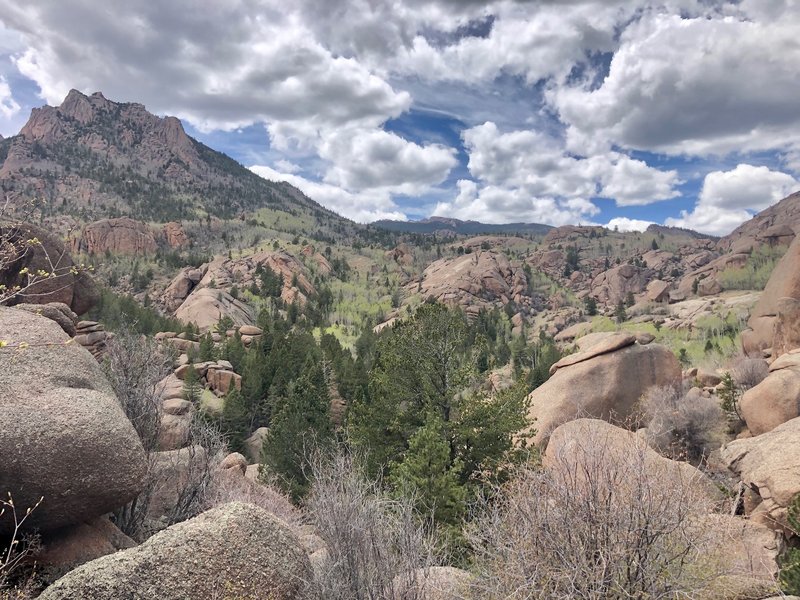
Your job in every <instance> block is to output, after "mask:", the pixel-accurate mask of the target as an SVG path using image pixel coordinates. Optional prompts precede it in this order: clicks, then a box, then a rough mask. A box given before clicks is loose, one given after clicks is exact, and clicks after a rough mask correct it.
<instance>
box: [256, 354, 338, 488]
mask: <svg viewBox="0 0 800 600" xmlns="http://www.w3.org/2000/svg"><path fill="white" fill-rule="evenodd" d="M330 404H331V399H330V395H329V393H328V384H327V381H326V380H325V374H324V371H323V369H322V363H321V362H320V361H315V360H309V361H307V362H306V365H305V367H304V368H303V373H302V375H301V376H300V377H299V378H298V379H297V380H296V381H295V382H293V383H292V384H290V385H289V391H288V394H287V396H286V398H285V399H284V400H283V402H281V403H280V405H279V407H278V411H277V413H276V414H275V417H274V419H273V420H272V423H271V424H270V429H269V434H268V435H267V437H266V438H265V439H264V445H263V447H262V449H261V462H262V464H263V465H264V473H263V477H265V478H267V479H268V478H270V477H274V478H275V480H276V481H277V483H278V485H279V486H281V487H282V488H283V490H284V491H285V492H286V493H287V494H289V496H290V497H291V498H292V500H294V501H295V502H299V501H300V500H301V499H302V498H303V496H305V494H306V492H307V491H308V488H309V485H310V482H309V479H308V473H307V471H308V469H307V466H308V465H307V463H308V458H309V454H310V453H311V452H312V451H313V450H314V449H317V448H324V447H325V446H328V445H330V444H331V442H332V441H333V428H332V426H331V418H330Z"/></svg>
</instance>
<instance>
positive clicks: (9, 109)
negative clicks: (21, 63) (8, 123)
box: [0, 76, 20, 119]
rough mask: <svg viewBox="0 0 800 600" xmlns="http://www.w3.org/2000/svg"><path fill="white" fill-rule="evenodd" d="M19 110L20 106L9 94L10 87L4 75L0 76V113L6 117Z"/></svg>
mask: <svg viewBox="0 0 800 600" xmlns="http://www.w3.org/2000/svg"><path fill="white" fill-rule="evenodd" d="M19 111H20V106H19V104H18V103H17V101H16V100H14V96H13V95H12V94H11V88H10V87H9V85H8V81H6V78H5V77H2V76H0V115H1V116H2V117H4V118H6V119H8V118H10V117H13V116H14V115H15V114H17V113H18V112H19Z"/></svg>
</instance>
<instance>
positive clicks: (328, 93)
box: [0, 0, 411, 144]
mask: <svg viewBox="0 0 800 600" xmlns="http://www.w3.org/2000/svg"><path fill="white" fill-rule="evenodd" d="M0 14H2V15H3V17H2V18H3V21H4V22H5V23H6V25H7V26H8V27H11V28H13V29H15V30H17V31H18V32H20V33H21V34H22V35H23V36H24V38H25V40H26V42H27V44H28V48H27V50H26V51H25V52H24V53H23V54H21V55H20V56H18V57H17V58H16V66H17V68H18V69H19V71H20V72H21V73H22V74H23V75H25V76H26V77H29V78H30V79H32V80H33V81H34V82H36V84H37V85H38V86H39V87H40V88H41V92H42V96H43V97H44V98H45V99H46V100H47V101H48V102H49V103H51V104H57V103H59V102H60V101H61V100H62V99H63V98H64V96H65V95H66V93H67V92H68V90H69V89H70V88H73V87H76V88H79V89H81V90H83V91H88V92H91V91H95V90H102V91H103V92H104V93H105V94H106V95H107V96H108V97H110V98H117V99H130V100H135V101H139V102H143V103H145V104H146V105H147V106H148V107H149V108H150V109H152V110H156V111H159V112H167V113H171V114H175V115H177V116H179V117H182V118H185V119H187V120H189V121H190V122H191V123H193V124H194V125H196V126H198V127H200V128H203V129H212V128H225V129H233V128H235V127H238V126H241V125H246V124H250V123H254V122H260V121H263V122H267V123H270V124H278V125H280V124H284V125H285V127H286V130H287V131H292V133H293V134H295V135H294V137H293V136H289V135H287V139H286V140H285V142H286V143H287V144H288V143H290V142H291V143H298V144H304V143H305V144H308V143H311V142H313V140H314V139H315V138H316V137H318V136H319V135H321V133H324V132H325V131H328V130H330V129H332V128H336V127H339V126H342V125H348V126H354V125H359V126H363V127H367V126H372V127H375V126H378V125H380V124H381V123H383V122H384V121H385V120H386V119H388V118H392V117H396V116H398V115H400V114H401V113H402V112H403V111H405V110H407V109H408V107H409V106H410V104H411V98H410V96H409V95H408V94H407V93H405V92H402V91H395V90H394V89H392V87H391V86H390V85H389V84H388V83H387V82H386V81H385V80H384V79H382V78H380V77H378V76H376V75H375V74H373V73H371V72H370V70H369V69H367V68H366V67H365V66H364V65H362V64H361V63H359V62H358V61H357V60H355V59H353V58H347V57H343V56H335V55H333V54H332V53H331V52H330V51H329V50H328V49H326V48H325V47H323V46H322V45H321V44H320V43H318V42H317V41H316V40H315V39H314V37H313V35H311V32H310V31H309V29H308V28H307V27H306V26H305V25H304V23H303V22H302V20H300V19H297V18H296V16H295V15H293V14H292V13H291V12H286V11H284V10H282V8H281V7H279V6H277V3H273V2H267V1H264V0H259V1H256V2H255V3H253V2H245V1H244V0H231V1H230V2H217V3H205V5H204V7H203V9H202V10H198V9H197V6H196V3H194V2H192V1H191V0H175V1H172V2H167V3H142V2H127V1H123V0H110V2H108V3H107V5H106V8H105V10H102V11H98V10H97V6H96V3H94V2H92V1H90V0H74V1H72V2H60V1H59V0H43V1H42V2H36V3H19V2H14V1H12V0H0ZM65 31H69V32H70V33H69V35H65ZM132 96H133V97H132ZM293 126H294V129H293ZM271 133H272V131H271ZM309 140H311V142H309Z"/></svg>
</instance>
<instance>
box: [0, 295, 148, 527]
mask: <svg viewBox="0 0 800 600" xmlns="http://www.w3.org/2000/svg"><path fill="white" fill-rule="evenodd" d="M0 340H2V341H5V342H6V346H5V347H4V348H0V390H2V394H0V431H2V432H3V433H2V435H0V457H2V460H0V493H3V494H4V495H5V494H6V493H11V495H12V497H13V499H14V503H15V504H16V506H17V507H18V509H21V510H25V509H27V508H29V507H33V506H34V505H36V503H37V502H39V500H40V498H41V499H42V502H41V504H40V505H39V506H38V507H37V508H36V510H34V511H33V513H32V514H31V516H30V517H29V519H28V520H27V521H26V526H28V527H32V528H37V529H39V530H42V531H47V530H51V529H55V528H59V527H64V526H67V525H72V524H74V523H79V522H81V521H85V520H88V519H92V518H94V517H97V516H100V515H102V514H105V513H107V512H109V511H112V510H114V509H116V508H118V507H120V506H122V505H124V504H126V503H127V502H128V501H129V500H131V499H132V498H133V497H135V496H136V495H137V494H138V493H139V491H140V490H141V488H142V485H143V481H144V477H145V473H146V469H147V467H146V461H145V455H144V450H143V449H142V444H141V442H140V440H139V437H138V436H137V435H136V432H135V431H134V429H133V426H132V425H131V423H130V421H129V420H128V418H127V417H126V416H125V414H124V413H123V411H122V408H121V407H120V404H119V402H118V400H117V398H116V396H115V395H114V392H113V390H112V389H111V386H110V385H109V383H108V381H107V380H106V378H105V376H104V375H103V372H102V370H101V368H100V366H99V365H98V364H97V362H96V361H95V360H94V359H93V358H92V356H91V354H89V353H88V352H87V351H86V350H85V349H83V348H82V347H81V346H79V345H77V344H74V343H70V338H69V337H68V336H67V334H66V333H64V331H62V329H61V327H59V325H58V324H56V323H55V322H54V321H51V320H50V319H47V318H45V317H43V316H40V315H36V314H31V313H29V312H25V311H21V310H16V309H13V308H3V307H0ZM10 526H11V524H10V521H9V520H8V519H3V520H2V521H0V535H2V534H4V533H8V530H9V527H10Z"/></svg>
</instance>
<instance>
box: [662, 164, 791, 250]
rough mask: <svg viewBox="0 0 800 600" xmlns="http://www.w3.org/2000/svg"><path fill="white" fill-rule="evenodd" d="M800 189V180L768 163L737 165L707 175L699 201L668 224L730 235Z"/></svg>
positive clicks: (671, 219)
mask: <svg viewBox="0 0 800 600" xmlns="http://www.w3.org/2000/svg"><path fill="white" fill-rule="evenodd" d="M798 189H800V182H798V181H797V180H796V179H795V178H794V177H792V176H791V175H789V174H787V173H781V172H779V171H772V170H770V169H769V168H767V167H764V166H759V167H756V166H753V165H748V164H740V165H737V167H736V168H735V169H732V170H730V171H714V172H712V173H709V174H708V175H706V177H705V180H704V181H703V189H702V190H701V192H700V196H699V198H698V201H697V204H696V205H695V207H694V209H693V210H692V211H691V212H690V211H681V216H680V217H679V218H668V219H667V220H666V221H665V224H666V225H670V226H675V227H688V228H689V229H694V230H696V231H701V232H703V233H710V234H712V235H726V234H728V233H730V232H731V231H732V230H733V229H735V228H736V227H738V226H739V225H741V224H742V223H744V222H745V221H747V220H748V219H750V218H751V217H752V216H753V213H754V212H757V211H760V210H763V209H765V208H767V207H768V206H770V205H772V204H774V203H775V202H777V201H778V200H781V199H782V198H784V197H786V196H788V195H789V194H791V193H792V192H795V191H797V190H798Z"/></svg>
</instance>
